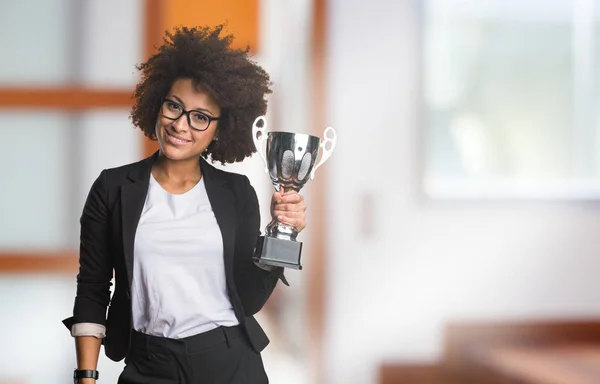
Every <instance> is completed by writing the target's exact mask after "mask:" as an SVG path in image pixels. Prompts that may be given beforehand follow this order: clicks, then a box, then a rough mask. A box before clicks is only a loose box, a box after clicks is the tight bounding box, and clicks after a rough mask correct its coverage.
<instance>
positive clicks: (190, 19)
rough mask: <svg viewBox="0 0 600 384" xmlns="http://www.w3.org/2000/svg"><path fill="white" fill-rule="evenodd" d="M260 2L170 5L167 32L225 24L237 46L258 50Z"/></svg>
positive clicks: (196, 0)
mask: <svg viewBox="0 0 600 384" xmlns="http://www.w3.org/2000/svg"><path fill="white" fill-rule="evenodd" d="M258 7H259V0H173V1H169V2H166V4H165V14H164V22H165V23H166V25H165V27H166V29H169V30H170V29H172V28H173V27H175V26H187V27H194V26H204V25H210V26H214V25H218V24H225V30H226V32H228V33H232V34H233V35H234V36H235V39H234V41H233V46H234V47H235V48H242V49H243V48H246V46H250V50H251V51H252V52H253V53H255V52H257V51H258V36H259V33H258V31H259V9H258Z"/></svg>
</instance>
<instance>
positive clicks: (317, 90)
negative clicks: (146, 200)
mask: <svg viewBox="0 0 600 384" xmlns="http://www.w3.org/2000/svg"><path fill="white" fill-rule="evenodd" d="M223 22H225V23H227V31H229V32H231V33H233V34H234V35H235V36H236V40H235V44H236V46H238V47H246V46H249V47H250V49H251V52H252V54H253V57H254V59H255V60H256V61H257V62H258V63H259V64H261V65H262V66H263V67H264V68H265V69H266V70H267V71H268V72H269V73H270V74H271V78H272V80H273V82H274V86H273V89H274V93H273V94H272V95H271V96H270V100H269V112H268V116H267V121H268V130H283V131H292V132H298V133H310V134H313V135H316V136H319V137H323V131H324V129H325V128H326V127H328V126H332V127H334V128H335V129H336V131H337V135H338V140H337V147H336V149H335V152H334V153H333V155H332V157H331V159H330V160H329V161H328V162H327V163H326V164H325V166H323V167H322V168H320V169H319V170H318V171H317V172H316V177H315V179H314V180H313V181H311V182H310V183H309V184H307V185H306V187H305V188H304V189H303V190H302V193H303V195H305V197H306V200H307V205H308V207H309V208H308V212H307V215H308V217H307V221H308V227H307V229H306V230H305V231H304V232H302V234H301V235H300V237H299V240H300V241H302V242H303V243H304V249H303V255H302V258H303V259H302V263H303V265H304V269H303V270H302V271H295V270H288V271H287V272H286V275H287V277H288V279H289V280H290V283H291V286H290V287H285V286H282V285H279V286H278V287H277V288H276V290H275V293H274V295H273V297H272V298H271V300H270V301H269V303H268V305H267V306H266V307H265V308H264V309H263V311H261V313H260V314H259V322H261V324H262V325H263V326H264V328H265V329H266V331H267V333H268V334H269V336H270V338H271V341H272V342H271V344H270V345H269V346H268V347H267V349H266V350H265V351H264V354H263V358H264V361H265V367H266V370H267V372H268V373H269V376H270V379H271V382H272V383H274V384H280V383H281V384H296V383H298V384H305V383H310V384H312V383H326V384H330V383H331V384H338V383H339V384H342V383H344V384H354V383H357V384H363V383H364V384H376V383H380V384H386V383H387V384H391V383H396V384H399V383H411V384H419V383H424V384H425V383H428V384H432V383H438V384H442V383H443V384H449V383H451V384H460V383H486V384H491V383H521V384H534V383H536V384H551V383H566V384H579V383H582V384H583V383H596V384H597V383H598V382H600V368H599V367H600V279H599V278H598V276H599V274H600V258H599V257H598V251H597V250H598V249H599V246H600V236H599V233H600V204H598V202H599V198H600V113H599V112H598V111H600V109H599V108H598V102H599V101H600V100H599V98H600V71H599V70H600V0H545V1H543V0H525V1H524V0H422V1H419V0H371V1H368V2H365V1H358V0H287V1H279V0H220V1H193V0H174V1H166V0H127V1H122V0H121V1H117V0H86V1H80V0H44V1H42V0H0V52H2V54H1V57H2V59H1V60H0V133H1V135H0V143H1V144H2V151H1V152H0V159H2V164H3V166H2V169H1V172H0V174H2V175H4V176H3V177H2V178H1V181H0V305H1V306H0V308H1V312H0V313H1V315H0V384H9V383H10V384H59V383H67V382H71V375H72V369H73V368H74V367H75V364H76V361H75V352H74V343H73V339H72V338H71V337H70V335H69V333H68V331H67V329H66V328H65V327H64V326H63V325H62V324H61V320H62V319H64V318H66V317H68V316H70V314H71V311H72V305H73V300H74V295H75V288H76V287H75V276H76V273H77V257H78V254H77V249H78V236H79V216H80V214H81V209H82V206H83V202H84V199H85V197H86V195H87V192H88V191H89V188H90V186H91V184H92V182H93V180H94V179H95V178H96V177H97V175H98V174H99V173H100V171H101V170H102V169H105V168H110V167H114V166H119V165H122V164H125V163H129V162H134V161H137V160H139V159H142V158H144V157H146V156H148V155H150V154H152V153H153V152H154V151H155V150H156V145H155V144H154V143H151V142H149V141H147V140H145V139H144V137H143V135H142V134H141V132H140V131H139V130H136V129H134V128H133V126H132V125H131V122H130V121H129V118H128V114H129V109H130V108H131V105H132V100H131V94H132V90H133V88H134V86H135V84H136V82H137V81H138V73H137V70H136V69H135V65H136V64H139V63H141V62H143V61H145V60H146V59H147V58H148V57H149V56H150V55H151V54H152V53H154V52H155V47H156V46H157V45H159V44H160V43H161V41H162V40H161V39H162V36H163V35H164V31H165V30H167V29H170V28H172V27H173V26H176V25H189V26H193V25H205V24H209V25H215V24H219V23H223ZM219 167H221V166H219ZM224 168H226V169H227V170H230V171H234V172H242V173H244V174H246V175H248V177H249V178H250V180H251V182H252V184H253V185H254V187H255V188H256V190H257V193H258V195H259V200H260V201H261V204H262V207H261V208H262V223H261V227H262V228H264V226H265V225H266V224H267V223H268V222H269V221H270V220H269V213H268V202H269V199H270V195H271V193H272V191H273V187H272V185H271V183H270V182H269V180H268V176H267V175H266V174H265V173H264V164H263V162H262V159H261V158H260V156H258V155H255V156H253V157H251V158H249V159H247V160H245V161H244V162H242V163H240V164H234V165H228V166H226V167H224ZM122 368H123V362H119V363H115V362H112V361H110V360H108V359H107V358H106V357H105V356H104V355H103V354H102V355H101V358H100V363H99V371H100V372H101V380H100V381H99V383H114V382H116V380H117V377H118V375H119V373H120V372H121V370H122Z"/></svg>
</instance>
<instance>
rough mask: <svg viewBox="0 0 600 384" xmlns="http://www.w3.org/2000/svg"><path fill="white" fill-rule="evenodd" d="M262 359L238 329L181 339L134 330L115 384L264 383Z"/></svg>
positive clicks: (221, 329) (231, 328) (232, 328)
mask: <svg viewBox="0 0 600 384" xmlns="http://www.w3.org/2000/svg"><path fill="white" fill-rule="evenodd" d="M268 382H269V379H268V378H267V375H266V373H265V369H264V366H263V362H262V358H261V356H260V354H259V353H257V352H256V351H254V350H253V349H252V347H251V346H250V343H249V342H248V340H247V338H246V336H245V335H244V334H243V331H242V330H241V329H240V327H239V326H238V327H218V328H216V329H213V330H210V331H208V332H205V333H201V334H199V335H195V336H190V337H187V338H184V339H168V338H164V337H157V336H149V335H145V334H143V333H140V332H136V331H133V334H132V340H131V348H130V351H129V354H128V356H127V358H126V359H125V369H124V370H123V372H122V373H121V376H120V377H119V381H118V384H226V383H227V384H237V383H240V384H242V383H243V384H267V383H268Z"/></svg>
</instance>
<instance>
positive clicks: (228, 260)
mask: <svg viewBox="0 0 600 384" xmlns="http://www.w3.org/2000/svg"><path fill="white" fill-rule="evenodd" d="M200 169H201V170H202V177H203V178H204V186H205V187H206V194H207V195H208V200H209V201H210V205H211V206H212V209H213V212H214V214H215V218H216V219H217V224H218V225H219V229H220V230H221V236H222V237H223V259H224V260H223V261H224V263H225V276H226V277H227V281H228V283H230V282H232V281H233V254H234V250H235V198H234V196H233V192H232V191H231V189H230V188H228V185H227V180H225V178H224V177H223V175H222V174H220V173H219V172H216V170H215V168H214V167H213V166H211V165H210V164H208V163H207V162H206V160H204V159H203V158H200Z"/></svg>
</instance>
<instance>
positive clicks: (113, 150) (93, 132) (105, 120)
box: [76, 110, 143, 225]
mask: <svg viewBox="0 0 600 384" xmlns="http://www.w3.org/2000/svg"><path fill="white" fill-rule="evenodd" d="M79 127H80V132H79V142H78V150H77V152H78V159H79V171H80V174H79V178H78V182H77V183H78V185H77V190H78V198H77V207H76V211H77V212H79V214H80V213H81V209H82V207H83V204H84V202H85V198H86V197H87V194H88V192H89V190H90V187H91V186H92V184H93V182H94V180H96V178H97V177H98V175H99V174H100V172H101V171H102V170H103V169H105V168H112V167H118V166H121V165H125V164H129V163H133V162H135V161H138V160H140V159H141V158H142V152H143V151H142V143H143V133H142V131H141V130H139V129H134V127H133V125H131V122H130V120H129V111H128V110H101V111H93V112H86V113H84V114H82V116H81V118H80V120H79ZM77 225H78V223H77Z"/></svg>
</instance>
